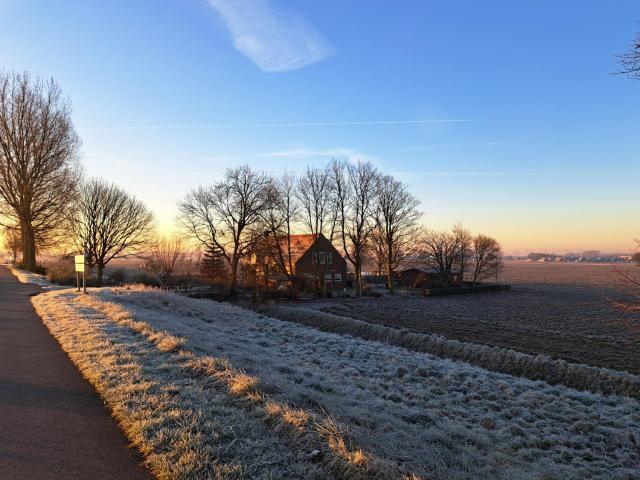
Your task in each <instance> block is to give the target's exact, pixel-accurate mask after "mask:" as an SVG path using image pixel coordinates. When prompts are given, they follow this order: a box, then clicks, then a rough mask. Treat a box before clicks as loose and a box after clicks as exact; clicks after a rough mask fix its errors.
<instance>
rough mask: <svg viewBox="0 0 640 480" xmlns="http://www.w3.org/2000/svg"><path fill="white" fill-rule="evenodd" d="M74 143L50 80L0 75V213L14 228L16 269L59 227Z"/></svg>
mask: <svg viewBox="0 0 640 480" xmlns="http://www.w3.org/2000/svg"><path fill="white" fill-rule="evenodd" d="M79 146H80V139H79V137H78V135H77V134H76V132H75V130H74V128H73V124H72V122H71V104H70V102H69V100H67V99H66V98H64V97H63V96H62V92H61V90H60V87H59V86H58V84H56V83H55V82H54V81H53V80H49V81H42V80H40V79H35V80H32V79H31V77H30V76H29V74H27V73H22V74H19V73H13V74H11V73H3V72H0V212H1V213H2V215H3V216H4V217H5V218H6V219H8V223H9V224H12V223H15V224H18V225H19V226H20V234H21V238H22V256H23V257H22V265H23V267H24V268H26V269H28V270H33V269H34V268H35V267H36V249H37V248H38V246H47V245H48V244H50V243H51V242H52V240H53V238H54V234H55V233H56V231H58V229H59V227H60V226H61V225H62V224H63V222H64V219H65V216H66V208H67V205H68V204H69V201H70V200H71V197H72V196H73V193H74V191H75V186H76V181H77V178H78V171H79V169H78V164H77V160H76V156H77V152H78V149H79Z"/></svg>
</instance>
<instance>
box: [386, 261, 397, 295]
mask: <svg viewBox="0 0 640 480" xmlns="http://www.w3.org/2000/svg"><path fill="white" fill-rule="evenodd" d="M387 283H388V284H389V294H390V295H393V294H394V293H395V292H396V290H395V288H394V287H393V268H391V262H389V263H387Z"/></svg>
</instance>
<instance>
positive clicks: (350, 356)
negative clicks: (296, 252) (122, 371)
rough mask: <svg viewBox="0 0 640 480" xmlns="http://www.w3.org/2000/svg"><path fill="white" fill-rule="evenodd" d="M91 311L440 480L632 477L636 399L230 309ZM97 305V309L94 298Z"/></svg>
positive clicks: (151, 304) (167, 301)
mask: <svg viewBox="0 0 640 480" xmlns="http://www.w3.org/2000/svg"><path fill="white" fill-rule="evenodd" d="M92 295H94V296H95V298H96V299H97V300H98V301H97V302H96V308H102V309H104V311H108V310H109V309H112V308H115V307H117V306H119V307H122V308H124V310H125V311H127V312H129V314H130V315H131V317H132V318H134V319H135V320H136V321H139V322H143V323H145V324H147V325H149V326H150V327H151V328H153V329H155V330H159V331H166V332H168V334H170V335H172V336H176V337H180V338H184V339H186V344H185V347H184V348H186V349H188V350H191V351H193V352H196V353H198V354H201V355H211V356H213V357H216V358H218V357H224V358H226V359H227V360H228V361H229V363H230V364H231V365H233V367H234V368H236V369H241V370H244V371H246V372H247V374H249V375H251V376H253V377H256V378H257V379H258V381H259V383H260V384H261V385H263V386H264V387H263V388H264V390H265V391H267V392H269V394H270V396H271V398H273V399H274V400H275V401H276V402H278V403H279V404H284V405H293V406H295V407H298V408H302V409H304V411H309V412H316V413H318V414H319V415H327V414H330V415H331V416H334V417H335V418H336V419H337V420H338V422H339V423H341V424H343V425H344V426H345V427H346V429H347V430H348V432H349V434H350V435H351V436H352V437H353V438H354V440H355V442H356V443H357V445H359V446H360V447H362V448H363V449H364V451H367V452H371V453H372V454H373V455H375V456H377V457H379V458H383V459H386V460H387V461H390V462H392V463H395V464H397V465H399V466H400V469H401V471H403V472H412V473H415V474H416V475H420V476H425V477H433V478H447V479H472V478H473V479H475V478H504V479H506V478H509V479H513V478H517V479H534V478H536V479H537V478H562V479H573V478H575V479H582V478H603V479H605V478H606V479H616V478H619V479H623V478H638V471H639V470H638V469H639V468H640V451H639V449H638V442H639V441H640V409H639V408H638V407H639V406H640V405H639V404H638V402H637V401H635V400H632V399H629V398H624V397H615V396H611V397H603V396H599V395H596V394H592V393H587V392H578V391H576V390H572V389H570V388H566V387H562V386H550V385H548V384H546V383H543V382H539V381H538V382H534V381H530V380H526V379H521V378H515V377H511V376H509V375H505V374H499V373H494V372H489V371H487V370H484V369H481V368H478V367H473V366H470V365H468V364H464V363H460V362H454V361H450V360H446V359H441V358H437V357H434V356H431V355H429V354H424V353H418V352H410V351H407V350H405V349H402V348H397V347H392V346H389V345H385V344H381V343H377V342H369V341H364V340H359V339H354V338H351V337H348V336H340V335H335V334H330V333H323V332H318V331H316V330H313V329H310V328H307V327H303V326H300V325H297V324H292V323H289V322H284V321H280V320H276V319H273V318H269V317H265V316H262V315H259V314H256V313H254V312H250V311H247V310H243V309H240V308H237V307H233V306H230V305H225V304H219V303H214V302H210V301H205V300H193V299H188V298H184V297H180V296H177V295H175V294H171V293H167V292H161V291H157V290H148V289H143V288H133V289H102V290H99V291H95V293H93V294H92ZM100 304H101V305H102V307H100V306H99V305H100Z"/></svg>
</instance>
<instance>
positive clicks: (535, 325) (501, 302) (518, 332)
mask: <svg viewBox="0 0 640 480" xmlns="http://www.w3.org/2000/svg"><path fill="white" fill-rule="evenodd" d="M616 268H618V269H636V270H640V268H637V267H632V266H628V265H626V266H622V267H615V266H613V265H604V264H570V263H553V264H551V263H544V264H538V263H525V262H511V263H508V264H507V265H506V267H505V270H504V272H503V273H502V277H501V279H500V280H501V282H505V283H511V284H512V291H510V292H499V293H483V294H473V295H455V296H448V297H431V298H425V297H401V296H395V297H391V296H386V297H383V298H374V299H372V298H362V299H344V300H342V299H335V300H330V301H321V302H309V303H308V304H307V305H305V308H314V309H318V310H321V311H324V312H327V313H333V314H336V315H342V316H347V317H351V318H355V319H358V320H363V321H366V322H370V323H376V324H381V325H385V326H389V327H398V328H404V329H408V330H411V331H414V332H418V333H430V334H438V335H442V336H444V337H447V338H450V339H455V340H460V341H466V342H472V343H479V344H484V345H490V346H497V347H504V348H511V349H514V350H517V351H521V352H524V353H529V354H534V355H535V354H546V355H549V356H551V357H553V358H560V359H564V360H567V361H570V362H573V363H583V364H587V365H592V366H599V367H607V368H611V369H615V370H624V371H628V372H631V373H640V341H639V340H640V328H638V327H640V314H639V313H627V312H623V311H621V310H620V309H618V308H616V307H615V306H614V305H613V304H612V300H620V299H622V298H624V295H625V294H624V292H623V291H622V290H621V287H622V282H621V277H620V275H619V274H618V273H617V272H616V271H615V269H616ZM632 271H633V270H632ZM634 324H635V325H636V327H634Z"/></svg>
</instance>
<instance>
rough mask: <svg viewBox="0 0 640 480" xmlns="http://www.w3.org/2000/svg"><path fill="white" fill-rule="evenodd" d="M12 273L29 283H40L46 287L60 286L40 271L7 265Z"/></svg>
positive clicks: (21, 281)
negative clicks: (29, 270) (35, 271)
mask: <svg viewBox="0 0 640 480" xmlns="http://www.w3.org/2000/svg"><path fill="white" fill-rule="evenodd" d="M7 267H9V270H11V273H12V274H13V275H14V276H15V277H16V278H17V279H18V280H19V281H20V283H29V284H32V285H38V286H39V287H42V288H44V289H53V288H60V287H59V286H57V285H54V284H52V283H51V282H50V281H49V280H47V278H46V277H45V276H44V275H40V274H38V273H33V272H28V271H26V270H22V269H20V268H17V267H14V266H13V265H7Z"/></svg>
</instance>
